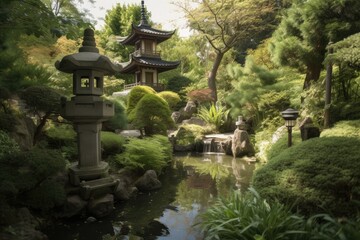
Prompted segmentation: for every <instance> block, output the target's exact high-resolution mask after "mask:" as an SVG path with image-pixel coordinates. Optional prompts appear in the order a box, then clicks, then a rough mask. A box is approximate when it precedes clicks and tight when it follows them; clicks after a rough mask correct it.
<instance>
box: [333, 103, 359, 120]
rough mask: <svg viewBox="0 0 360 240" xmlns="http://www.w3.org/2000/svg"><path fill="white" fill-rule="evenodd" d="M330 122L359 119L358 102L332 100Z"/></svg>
mask: <svg viewBox="0 0 360 240" xmlns="http://www.w3.org/2000/svg"><path fill="white" fill-rule="evenodd" d="M330 114H331V118H332V119H331V120H332V122H337V121H340V120H354V119H360V102H359V101H347V102H335V101H334V102H333V104H332V105H331V107H330Z"/></svg>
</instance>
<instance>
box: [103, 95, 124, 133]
mask: <svg viewBox="0 0 360 240" xmlns="http://www.w3.org/2000/svg"><path fill="white" fill-rule="evenodd" d="M107 100H109V101H111V102H112V103H113V104H114V108H115V115H114V116H113V117H112V118H110V119H109V120H108V121H106V122H104V123H103V128H104V129H106V130H107V131H115V130H123V129H125V128H126V126H127V118H126V113H125V106H124V103H123V101H121V99H120V98H115V97H111V98H108V99H107Z"/></svg>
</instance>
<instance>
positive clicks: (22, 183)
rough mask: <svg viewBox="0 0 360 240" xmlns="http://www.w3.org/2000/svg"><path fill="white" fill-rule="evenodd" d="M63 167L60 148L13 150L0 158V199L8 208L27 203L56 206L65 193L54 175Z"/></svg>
mask: <svg viewBox="0 0 360 240" xmlns="http://www.w3.org/2000/svg"><path fill="white" fill-rule="evenodd" d="M14 149H15V148H13V150H14ZM64 170H65V160H64V158H63V157H62V156H61V153H60V152H59V151H55V150H48V149H40V148H33V149H32V150H30V151H26V152H15V151H14V152H12V153H11V154H9V155H7V156H6V157H4V158H0V182H1V184H0V202H3V203H4V204H6V205H7V206H8V209H11V208H12V207H14V206H17V207H19V206H28V207H32V208H36V209H40V210H48V209H50V208H52V207H54V206H58V205H60V204H61V203H63V201H64V199H65V192H64V188H63V185H62V184H61V183H59V182H57V181H55V179H54V178H53V177H54V176H55V174H57V173H59V172H61V171H64ZM10 212H11V211H10ZM10 212H9V214H10ZM1 217H7V216H6V215H2V216H1ZM3 221H5V220H4V219H1V222H3Z"/></svg>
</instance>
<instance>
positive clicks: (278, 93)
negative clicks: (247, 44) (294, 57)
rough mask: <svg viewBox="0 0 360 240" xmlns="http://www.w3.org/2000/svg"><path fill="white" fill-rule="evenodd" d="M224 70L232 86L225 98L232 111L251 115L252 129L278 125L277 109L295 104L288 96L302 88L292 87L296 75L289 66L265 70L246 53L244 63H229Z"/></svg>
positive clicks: (232, 113) (298, 92)
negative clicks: (230, 79) (246, 56)
mask: <svg viewBox="0 0 360 240" xmlns="http://www.w3.org/2000/svg"><path fill="white" fill-rule="evenodd" d="M227 71H228V75H229V77H231V78H232V79H233V82H232V85H233V87H234V89H233V90H232V91H231V92H230V93H229V94H228V95H227V98H226V100H227V103H228V104H230V106H231V115H232V116H233V117H234V118H236V117H237V116H244V117H245V118H246V119H251V120H252V122H253V127H254V128H255V129H258V128H260V129H263V128H269V127H277V126H278V123H279V122H280V114H279V113H280V112H281V111H283V110H285V109H286V108H288V107H289V106H290V105H292V104H293V105H295V104H297V102H296V101H295V100H293V99H292V98H291V97H290V96H298V95H299V94H300V91H301V89H299V88H296V87H293V85H295V86H296V84H298V79H299V75H298V74H294V72H293V71H291V70H289V69H283V70H268V69H267V68H266V67H265V66H258V65H256V64H255V63H254V61H253V58H252V57H251V56H249V57H248V58H247V59H246V63H245V66H244V67H241V66H240V65H233V64H229V65H228V66H227Z"/></svg>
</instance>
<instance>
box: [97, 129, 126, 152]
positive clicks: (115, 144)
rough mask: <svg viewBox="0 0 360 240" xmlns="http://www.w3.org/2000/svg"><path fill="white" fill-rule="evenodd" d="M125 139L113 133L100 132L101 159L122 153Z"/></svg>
mask: <svg viewBox="0 0 360 240" xmlns="http://www.w3.org/2000/svg"><path fill="white" fill-rule="evenodd" d="M124 144H125V138H124V137H123V136H121V135H119V134H116V133H113V132H101V148H102V150H103V157H104V158H106V157H108V156H110V155H115V154H119V153H122V152H123V151H124Z"/></svg>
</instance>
